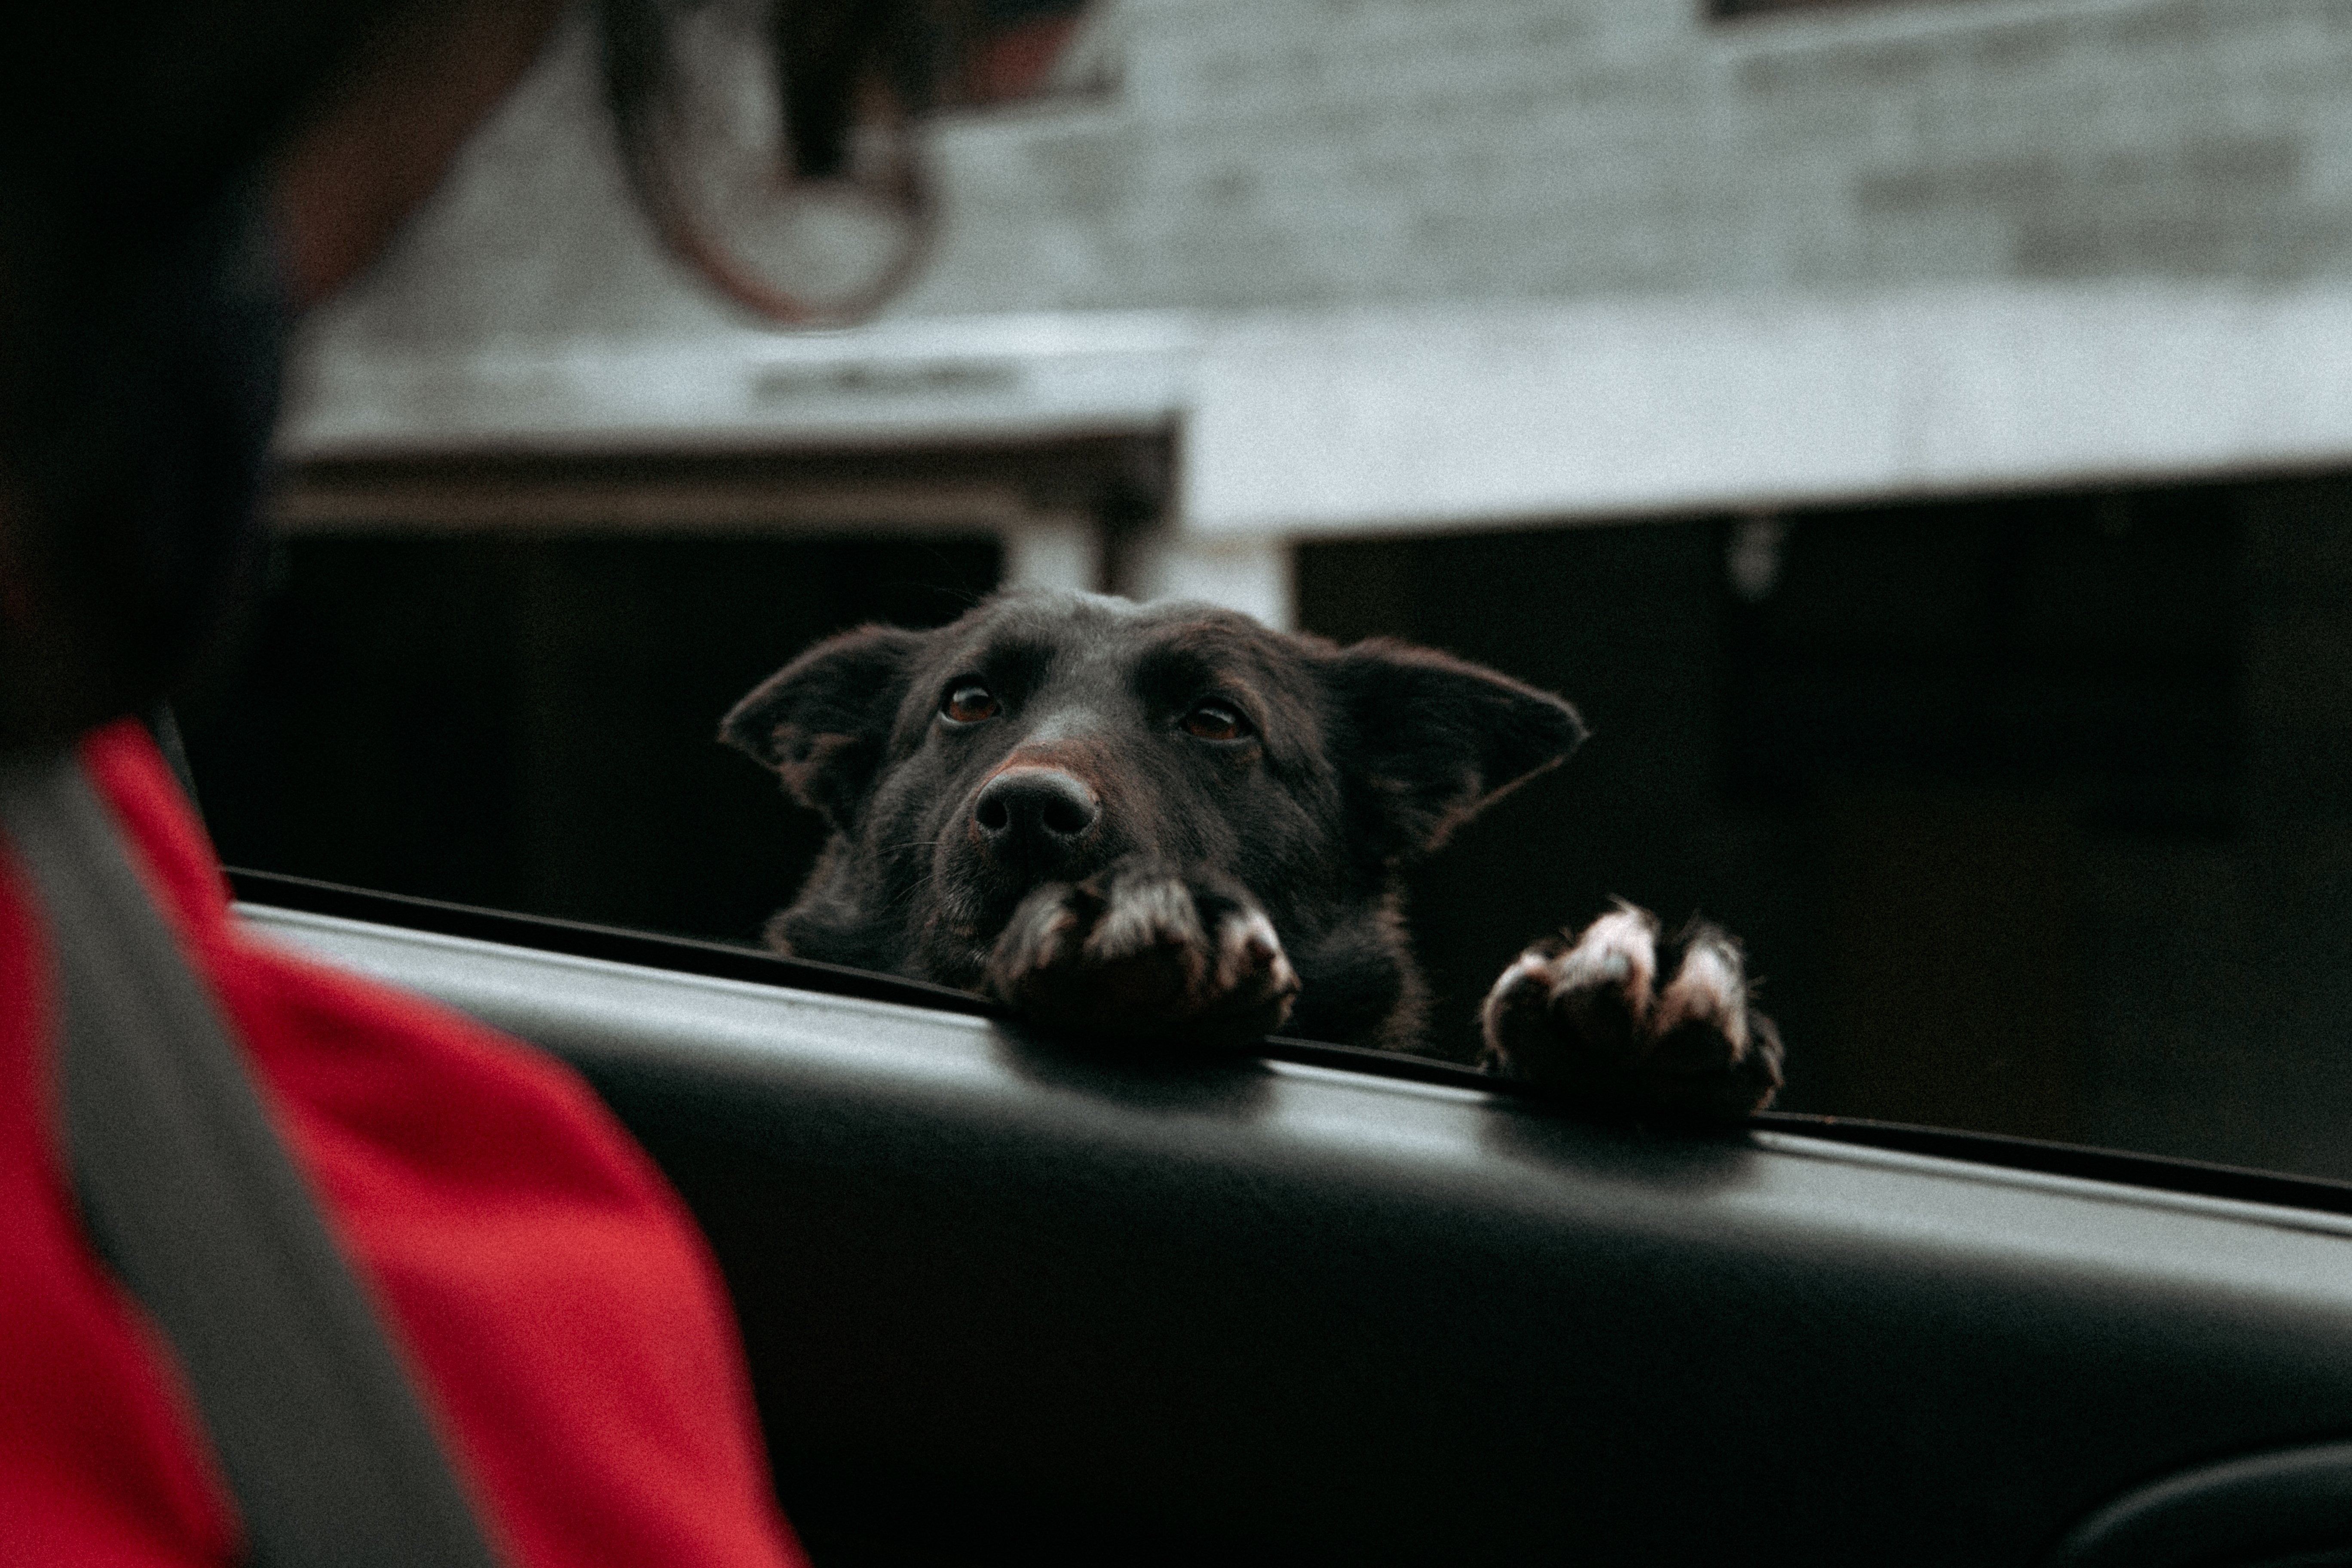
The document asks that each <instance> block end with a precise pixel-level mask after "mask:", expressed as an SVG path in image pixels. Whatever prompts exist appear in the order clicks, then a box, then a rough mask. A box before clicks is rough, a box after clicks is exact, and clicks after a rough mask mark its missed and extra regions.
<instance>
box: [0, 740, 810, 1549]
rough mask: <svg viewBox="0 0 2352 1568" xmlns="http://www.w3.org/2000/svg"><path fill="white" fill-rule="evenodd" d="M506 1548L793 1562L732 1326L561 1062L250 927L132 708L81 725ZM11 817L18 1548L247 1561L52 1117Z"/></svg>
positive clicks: (0, 1361) (5, 1494) (8, 1278)
mask: <svg viewBox="0 0 2352 1568" xmlns="http://www.w3.org/2000/svg"><path fill="white" fill-rule="evenodd" d="M83 754H84V760H85V762H86V763H87V764H88V766H89V772H90V774H91V776H92V777H93V778H94V779H95V780H96V781H97V782H98V784H99V786H100V789H101V791H102V792H103V793H104V794H105V795H106V797H107V798H108V800H109V801H110V803H111V804H112V805H113V807H114V809H115V811H116V812H117V814H118V815H119V816H120V817H121V821H122V823H123V825H124V826H125V827H126V828H127V830H128V835H127V836H128V837H129V839H130V841H131V844H132V845H133V846H134V847H135V848H136V849H137V850H138V852H139V854H140V856H141V857H142V858H143V860H144V865H143V867H142V869H143V870H144V871H145V872H146V873H147V875H148V878H149V881H150V885H151V887H152V889H154V891H155V893H156V895H157V902H158V904H159V906H160V907H162V908H163V910H164V911H165V913H166V915H167V917H168V918H170V919H171V920H172V921H173V923H174V925H175V926H176V927H177V929H178V931H179V932H180V935H181V938H182V942H183V943H184V947H185V950H186V951H187V952H189V953H190V955H191V956H192V958H193V959H194V963H195V964H196V966H197V968H198V969H199V971H200V972H201V973H204V974H205V975H206V976H207V977H209V979H210V981H211V983H212V984H213V986H214V988H215V994H217V996H218V997H219V999H220V1001H221V1003H222V1004H223V1005H224V1007H225V1009H226V1015H227V1016H228V1017H229V1019H230V1020H231V1021H232V1023H233V1025H234V1026H235V1028H236V1032H237V1035H238V1037H239V1038H240V1039H241V1040H242V1041H243V1042H244V1044H245V1047H246V1049H247V1053H248V1056H249V1058H250V1059H251V1060H252V1061H253V1062H254V1063H255V1065H256V1066H257V1068H259V1073H258V1077H259V1080H260V1082H261V1085H262V1089H263V1093H264V1095H265V1097H266V1098H268V1100H269V1101H270V1103H271V1107H272V1110H273V1113H274V1115H275V1116H276V1118H277V1121H278V1127H279V1129H280V1131H281V1132H282V1133H283V1134H284V1135H285V1137H286V1140H287V1142H288V1145H289V1147H290V1148H291V1149H292V1151H293V1153H294V1158H295V1162H296V1163H297V1164H298V1165H299V1166H300V1167H301V1168H302V1170H303V1172H304V1173H305V1174H306V1175H307V1176H309V1178H310V1182H311V1184H312V1186H313V1189H314V1190H315V1191H316V1192H318V1193H319V1194H320V1195H321V1197H322V1198H323V1199H324V1200H325V1201H324V1207H325V1210H326V1213H327V1216H328V1224H329V1226H330V1227H331V1228H332V1229H334V1230H335V1231H336V1234H337V1237H338V1238H339V1239H340V1240H341V1242H342V1243H343V1245H344V1247H345V1250H346V1252H347V1253H348V1254H349V1255H350V1256H351V1257H352V1258H353V1259H354V1261H355V1263H356V1266H357V1268H358V1269H359V1272H360V1275H361V1278H362V1279H363V1280H364V1281H365V1282H366V1283H367V1284H368V1285H369V1286H371V1287H372V1288H373V1294H374V1296H375V1298H376V1300H377V1301H378V1303H379V1304H380V1305H381V1306H382V1307H383V1308H384V1309H385V1317H386V1318H387V1320H388V1326H389V1328H390V1329H391V1331H392V1333H393V1335H394V1340H395V1342H397V1343H399V1344H400V1345H401V1346H402V1348H403V1349H404V1352H406V1354H407V1356H408V1359H409V1363H410V1365H411V1367H412V1369H414V1370H415V1372H417V1373H419V1374H420V1375H419V1379H418V1381H419V1384H420V1386H421V1387H422V1390H423V1392H424V1394H425V1402H426V1405H427V1407H428V1409H429V1410H430V1411H431V1412H432V1413H433V1415H435V1416H436V1420H437V1421H438V1424H439V1426H440V1427H441V1431H442V1433H443V1436H444V1439H445V1442H446V1446H447V1447H448V1449H449V1451H450V1453H451V1456H452V1458H454V1459H455V1461H456V1462H457V1467H458V1470H459V1474H460V1477H461V1479H464V1480H465V1481H466V1482H467V1484H468V1486H469V1488H470V1489H471V1491H472V1493H473V1495H474V1498H475V1500H476V1503H477V1507H478V1510H479V1512H480V1514H481V1516H482V1518H483V1520H484V1521H485V1524H486V1526H487V1527H488V1530H489V1531H490V1533H491V1536H492V1540H493V1542H494V1544H495V1545H496V1546H497V1547H498V1548H499V1551H500V1552H501V1553H502V1555H503V1556H504V1558H505V1559H506V1560H507V1561H509V1563H515V1564H517V1565H526V1564H527V1565H530V1568H556V1565H559V1564H575V1563H577V1564H583V1565H584V1564H589V1563H594V1564H598V1565H600V1568H603V1565H617V1564H633V1563H644V1564H693V1565H695V1568H703V1565H706V1564H708V1565H714V1568H716V1565H736V1564H741V1565H745V1568H750V1565H754V1564H756V1565H759V1568H780V1565H782V1564H798V1563H802V1562H803V1558H802V1556H801V1553H800V1550H799V1548H798V1546H797V1545H796V1544H795V1543H794V1542H793V1540H792V1537H791V1533H790V1531H789V1528H788V1527H787V1526H786V1525H785V1524H784V1522H783V1521H782V1518H781V1517H780V1516H779V1515H778V1514H777V1512H776V1510H775V1507H774V1504H773V1503H772V1501H771V1500H770V1498H769V1493H768V1484H767V1467H766V1465H765V1463H764V1462H763V1459H762V1455H761V1443H760V1436H759V1433H758V1429H757V1427H756V1426H755V1425H754V1423H753V1418H752V1414H751V1395H750V1387H749V1382H748V1379H747V1377H746V1374H745V1372H744V1368H743V1364H742V1359H741V1352H740V1350H739V1349H738V1348H737V1345H736V1341H735V1331H734V1324H733V1321H732V1319H731V1318H730V1315H729V1311H728V1308H727V1304H726V1299H725V1296H724V1294H723V1293H722V1291H721V1289H720V1287H719V1280H718V1276H717V1273H716V1271H715V1269H714V1268H713V1267H712V1264H711V1261H710V1258H709V1254H708V1253H707V1252H706V1250H705V1249H704V1247H703V1244H702V1240H701V1237H699V1236H698V1234H697V1233H696V1231H695V1229H694V1227H693V1226H692V1224H691V1222H690V1221H689V1220H688V1217H687V1215H686V1214H685V1212H684V1210H683V1208H682V1207H681V1205H679V1204H678V1202H677V1198H676V1197H675V1195H673V1194H671V1192H670V1191H669V1189H668V1188H667V1186H666V1185H665V1184H663V1182H662V1180H661V1178H660V1176H659V1175H658V1174H657V1173H656V1172H655V1170H654V1169H653V1166H652V1164H651V1163H650V1162H648V1161H647V1160H646V1157H645V1155H644V1154H643V1153H642V1152H640V1151H639V1150H638V1149H637V1148H636V1147H635V1145H634V1144H633V1143H631V1142H629V1140H628V1137H627V1135H626V1134H625V1133H624V1132H623V1131H621V1129H620V1128H619V1127H618V1126H617V1125H616V1124H615V1123H614V1121H613V1120H612V1118H611V1116H610V1115H609V1114H608V1113H607V1112H606V1111H605V1110H604V1107H603V1106H602V1105H601V1104H600V1103H599V1102H597V1101H596V1100H595V1099H594V1098H593V1096H592V1095H591V1094H590V1093H589V1091H588V1090H587V1089H586V1088H585V1087H584V1086H583V1085H582V1084H581V1083H580V1082H579V1081H578V1080H577V1079H574V1078H573V1077H572V1075H571V1074H570V1073H569V1072H568V1071H566V1070H565V1069H564V1068H562V1067H561V1066H559V1065H557V1064H555V1063H553V1062H551V1061H549V1060H548V1059H546V1058H542V1057H541V1056H539V1055H537V1054H536V1053H533V1052H530V1051H528V1050H526V1049H524V1048H523V1047H519V1046H517V1045H515V1044H513V1043H511V1042H509V1041H508V1040H506V1039H504V1038H502V1037H499V1036H498V1035H496V1034H494V1033H492V1032H491V1031H489V1030H488V1029H485V1028H482V1027H480V1026H477V1025H474V1024H472V1023H469V1022H467V1021H466V1020H465V1019H462V1018H459V1017H457V1016H454V1015H452V1014H449V1013H446V1012H444V1011H442V1010H441V1009H439V1008H437V1007H435V1006H432V1005H428V1004H426V1003H424V1002H421V1001H417V1000H415V999H412V998H410V997H407V996H404V995H401V994H396V993H394V992H391V991H387V990H383V989H382V988H379V987H377V986H374V985H373V984H366V983H364V982H362V981H360V980H357V979H354V978H352V977H351V976H349V975H346V974H343V973H338V972H336V971H334V970H331V969H328V968H325V967H323V966H321V965H319V964H315V963H308V962H305V961H303V960H300V959H298V958H295V957H293V956H290V955H289V954H288V953H286V952H282V951H280V950H278V949H275V948H272V947H270V946H268V945H267V944H265V943H263V942H257V941H256V940H254V939H251V938H249V937H247V935H246V934H245V933H244V932H242V931H240V930H239V929H238V928H237V926H236V924H235V923H234V922H233V921H231V920H230V919H229V918H228V913H227V889H226V886H225V885H224V883H223V880H222V878H221V875H220V872H219V870H218V868H217V867H216V866H215V864H214V862H213V858H212V855H211V851H210V848H209V847H208V846H207V845H206V844H205V841H204V837H203V834H202V831H201V829H199V828H198V827H196V826H195V825H194V822H193V821H192V820H191V819H190V817H189V816H188V815H187V813H186V810H185V808H184V805H183V804H182V802H181V800H180V797H179V795H178V792H177V791H176V789H175V788H174V787H173V783H172V780H171V777H170V774H169V773H168V772H167V771H166V770H165V768H164V766H163V762H162V759H161V758H160V757H159V756H158V755H157V754H156V753H155V751H154V749H153V747H152V745H150V744H149V743H148V741H147V738H146V736H145V734H144V733H143V732H142V731H140V730H139V729H138V728H137V727H136V726H135V725H131V724H121V725H116V726H113V727H110V728H109V729H107V730H104V731H100V732H98V733H97V734H95V735H94V736H92V737H91V738H90V739H89V741H88V742H86V743H85V746H84V752H83ZM44 941H45V938H44V936H43V934H42V932H41V931H40V929H39V923H38V921H37V916H36V914H35V912H34V907H33V905H32V902H31V900H30V899H29V897H28V893H27V887H26V880H25V878H24V875H23V872H22V869H21V868H19V867H17V866H16V864H15V863H14V862H13V860H12V859H10V858H8V857H7V856H6V855H5V841H0V1500H5V1501H0V1563H11V1564H14V1563H72V1564H77V1565H79V1564H93V1565H95V1564H118V1563H119V1564H134V1563H135V1564H149V1563H156V1564H162V1563H171V1564H187V1563H224V1562H229V1561H233V1560H234V1559H235V1556H236V1550H237V1531H236V1522H235V1520H234V1514H233V1510H232V1508H231V1505H230V1504H229V1502H228V1500H227V1499H226V1495H225V1494H224V1492H223V1490H222V1489H221V1486H220V1484H219V1481H218V1479H217V1478H216V1476H215V1473H214V1470H213V1468H212V1462H211V1459H210V1458H209V1454H208V1451H207V1448H206V1446H205V1439H204V1437H203V1436H202V1434H201V1432H200V1430H199V1429H198V1427H197V1426H196V1423H195V1422H194V1418H193V1415H192V1413H191V1410H190V1407H189V1405H188V1402H187V1398H186V1394H185V1392H184V1388H183V1386H182V1385H181V1384H180V1382H179V1379H178V1375H177V1373H176V1370H175V1369H174V1368H173V1364H172V1363H171V1361H170V1357H169V1352H168V1351H167V1350H165V1349H164V1348H163V1346H162V1345H161V1342H160V1341H159V1339H158V1338H157V1336H156V1335H155V1334H154V1333H153V1331H152V1329H151V1328H150V1327H149V1326H148V1325H147V1324H146V1322H145V1321H144V1320H143V1319H142V1317H141V1316H140V1315H139V1313H138V1312H137V1310H135V1309H134V1308H133V1307H132V1306H131V1304H130V1303H129V1301H128V1300H127V1298H125V1297H124V1296H123V1294H122V1293H121V1289H119V1288H118V1287H117V1286H116V1285H115V1284H114V1283H113V1281H112V1279H111V1277H110V1276H109V1275H108V1274H106V1273H105V1272H104V1271H103V1270H102V1268H100V1265H99V1264H98V1263H97V1261H96V1260H95V1259H94V1258H92V1256H91V1254H90V1252H89V1247H87V1246H86V1245H85V1243H84V1241H83V1239H82V1237H81V1235H80V1232H79V1226H78V1223H77V1221H76V1219H75V1216H74V1214H73V1209H72V1205H71V1203H70V1200H69V1198H68V1192H67V1188H66V1184H65V1182H64V1179H63V1176H62V1173H61V1166H60V1163H59V1156H58V1139H57V1136H56V1127H57V1124H58V1118H57V1115H56V1106H55V1089H54V1081H53V1080H54V1052H53V1049H52V1046H51V1005H52V999H51V997H50V996H49V994H48V990H47V982H46V978H45V966H46V960H45V958H44V957H43V948H42V943H43V942H44Z"/></svg>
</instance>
